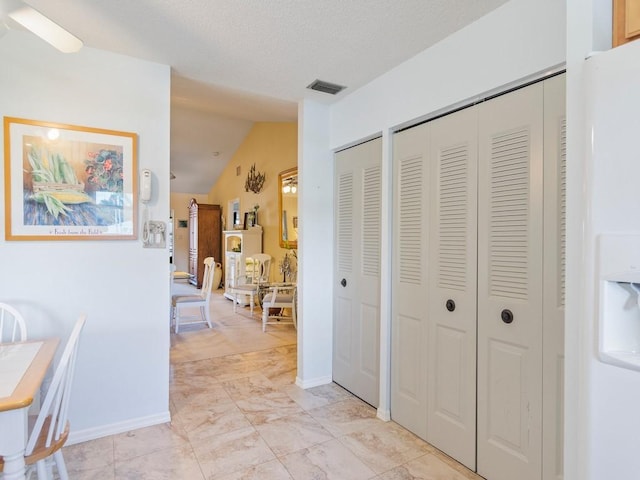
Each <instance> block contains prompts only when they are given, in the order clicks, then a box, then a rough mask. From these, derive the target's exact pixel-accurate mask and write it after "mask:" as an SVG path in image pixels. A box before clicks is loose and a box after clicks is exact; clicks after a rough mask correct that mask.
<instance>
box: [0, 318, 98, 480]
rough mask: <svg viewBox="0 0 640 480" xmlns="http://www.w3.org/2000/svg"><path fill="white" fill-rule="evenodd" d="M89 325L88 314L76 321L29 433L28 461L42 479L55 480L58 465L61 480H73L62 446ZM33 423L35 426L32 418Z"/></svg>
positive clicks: (0, 466) (1, 466)
mask: <svg viewBox="0 0 640 480" xmlns="http://www.w3.org/2000/svg"><path fill="white" fill-rule="evenodd" d="M85 322H86V315H81V316H80V318H78V320H77V321H76V323H75V325H74V327H73V330H72V331H71V335H70V336H69V340H67V344H66V346H65V348H64V351H63V352H62V357H61V358H60V362H59V363H58V365H57V367H56V369H55V373H54V375H53V380H52V381H51V385H50V386H49V389H48V390H47V394H46V396H45V397H44V402H43V403H42V406H41V407H40V413H38V415H37V417H35V423H34V424H33V429H32V430H31V431H30V432H29V440H28V441H27V448H26V449H25V458H24V461H25V463H26V464H27V466H28V467H29V468H33V466H34V465H35V469H36V472H37V474H38V480H52V479H53V468H52V467H53V463H55V465H56V468H57V470H58V476H59V477H60V480H69V474H68V473H67V467H66V466H65V463H64V457H63V456H62V447H63V446H64V444H65V443H66V441H67V438H68V437H69V428H70V425H69V421H68V419H67V417H68V412H69V397H70V395H71V386H72V383H73V373H74V369H75V362H76V354H77V351H78V340H79V338H80V332H81V331H82V329H83V327H84V324H85ZM29 424H30V425H31V419H30V421H29ZM52 457H53V458H52ZM3 467H4V462H3V461H2V458H1V457H0V472H2V469H3ZM29 473H30V472H29ZM28 477H29V476H28Z"/></svg>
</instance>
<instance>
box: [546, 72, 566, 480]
mask: <svg viewBox="0 0 640 480" xmlns="http://www.w3.org/2000/svg"><path fill="white" fill-rule="evenodd" d="M566 133H567V120H566V114H565V75H558V76H556V77H553V78H550V79H549V80H546V81H545V82H544V264H543V269H544V300H543V309H544V310H543V311H544V323H543V367H542V368H543V370H542V379H543V384H542V393H543V397H542V411H543V415H542V419H543V428H542V431H543V437H542V445H543V447H542V478H543V479H544V480H561V479H562V478H563V472H564V465H563V451H564V450H563V443H564V435H563V428H562V426H563V423H564V414H563V412H564V298H565V290H564V286H565V261H566V254H565V252H566V250H565V238H566V221H565V219H566V205H567V203H566V198H567V196H566V186H567V167H566V157H567V155H566Z"/></svg>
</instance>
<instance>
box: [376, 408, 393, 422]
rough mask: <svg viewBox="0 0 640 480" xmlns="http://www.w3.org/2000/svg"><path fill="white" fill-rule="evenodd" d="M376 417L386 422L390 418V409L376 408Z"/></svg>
mask: <svg viewBox="0 0 640 480" xmlns="http://www.w3.org/2000/svg"><path fill="white" fill-rule="evenodd" d="M376 417H378V418H379V419H380V420H382V421H383V422H388V421H390V420H391V410H383V409H381V408H379V409H378V410H377V413H376Z"/></svg>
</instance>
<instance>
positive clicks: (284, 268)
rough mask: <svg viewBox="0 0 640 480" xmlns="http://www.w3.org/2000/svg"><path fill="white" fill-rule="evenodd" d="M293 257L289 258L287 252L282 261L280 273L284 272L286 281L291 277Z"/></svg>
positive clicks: (283, 277)
mask: <svg viewBox="0 0 640 480" xmlns="http://www.w3.org/2000/svg"><path fill="white" fill-rule="evenodd" d="M291 268H292V266H291V259H290V258H289V254H288V253H285V254H284V258H283V259H282V260H281V261H280V273H282V281H283V282H286V281H287V277H289V279H291V273H292V271H291Z"/></svg>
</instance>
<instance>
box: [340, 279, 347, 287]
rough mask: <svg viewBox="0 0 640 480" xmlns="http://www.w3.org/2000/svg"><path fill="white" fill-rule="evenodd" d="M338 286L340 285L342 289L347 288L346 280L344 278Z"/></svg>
mask: <svg viewBox="0 0 640 480" xmlns="http://www.w3.org/2000/svg"><path fill="white" fill-rule="evenodd" d="M340 285H342V286H343V287H346V286H347V280H346V279H345V278H343V279H342V280H340Z"/></svg>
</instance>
